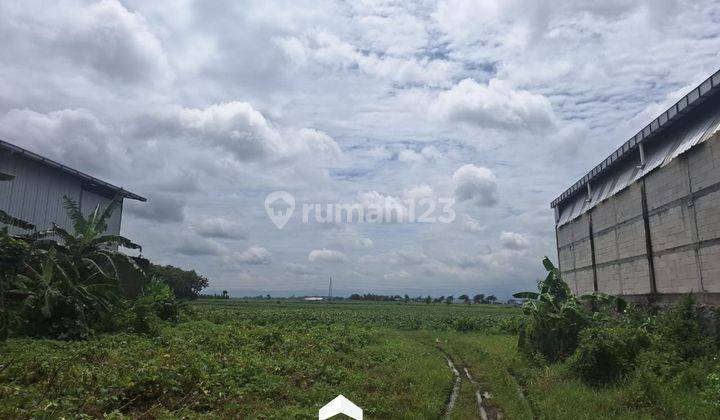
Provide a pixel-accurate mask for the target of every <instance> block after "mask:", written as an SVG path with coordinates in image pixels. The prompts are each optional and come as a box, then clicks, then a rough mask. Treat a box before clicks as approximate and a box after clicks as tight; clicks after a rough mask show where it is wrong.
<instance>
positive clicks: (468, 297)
mask: <svg viewBox="0 0 720 420" xmlns="http://www.w3.org/2000/svg"><path fill="white" fill-rule="evenodd" d="M458 299H460V300H462V301H463V302H465V303H470V296H468V295H460V296H458Z"/></svg>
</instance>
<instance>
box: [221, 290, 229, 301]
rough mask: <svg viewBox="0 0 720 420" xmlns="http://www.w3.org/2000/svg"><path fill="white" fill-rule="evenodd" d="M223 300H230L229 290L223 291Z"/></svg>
mask: <svg viewBox="0 0 720 420" xmlns="http://www.w3.org/2000/svg"><path fill="white" fill-rule="evenodd" d="M222 298H223V299H230V295H229V294H228V291H227V290H223V291H222Z"/></svg>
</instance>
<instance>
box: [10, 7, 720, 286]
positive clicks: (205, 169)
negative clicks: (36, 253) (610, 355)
mask: <svg viewBox="0 0 720 420" xmlns="http://www.w3.org/2000/svg"><path fill="white" fill-rule="evenodd" d="M0 40H1V45H2V48H0V138H2V139H4V140H6V141H9V142H11V143H14V144H17V145H19V146H21V147H24V148H27V149H30V150H32V151H34V152H37V153H39V154H42V155H44V156H47V157H49V158H51V159H55V160H57V161H59V162H61V163H64V164H66V165H68V166H71V167H73V168H75V169H78V170H81V171H84V172H86V173H89V174H91V175H93V176H96V177H99V178H101V179H103V180H106V181H108V182H111V183H113V184H115V185H118V186H122V187H124V188H126V189H128V190H131V191H133V192H135V193H137V194H140V195H142V196H145V197H147V198H148V201H147V202H145V203H141V202H136V201H132V200H126V203H125V208H124V210H123V222H122V223H123V225H122V233H123V235H125V236H127V237H129V238H131V239H133V240H134V241H136V242H138V243H140V244H142V245H143V248H144V249H143V255H144V256H146V257H148V258H149V259H151V260H152V261H153V262H156V263H160V264H172V265H176V266H179V267H183V268H186V269H195V270H197V271H198V272H200V273H202V274H203V275H205V276H207V277H208V278H209V279H210V289H209V290H210V291H216V292H217V291H220V290H228V291H230V293H231V294H232V295H235V296H243V295H255V294H259V293H263V294H265V293H270V294H271V295H275V296H281V295H284V296H287V295H291V294H297V295H303V294H320V293H323V294H324V293H326V292H325V291H326V290H327V285H328V279H329V276H331V275H332V276H333V285H334V289H335V290H336V294H343V293H346V294H349V293H353V292H358V293H368V292H373V293H380V294H396V293H397V294H405V293H408V294H410V295H412V296H415V295H427V294H431V295H433V296H438V295H449V294H455V295H456V296H457V295H459V294H462V293H467V294H475V293H485V294H495V295H497V296H500V297H504V298H506V297H510V294H512V293H513V292H516V291H519V290H528V289H530V290H532V289H534V287H535V282H536V281H537V280H538V279H539V278H541V276H542V275H543V269H542V266H541V259H542V257H543V256H545V255H548V256H550V257H551V259H553V260H556V255H557V253H556V250H555V233H554V220H553V212H552V209H551V208H550V202H551V201H552V200H553V199H554V198H556V197H557V196H558V195H559V194H560V193H562V192H563V191H564V190H565V188H567V187H569V186H570V185H572V183H574V182H575V181H576V180H577V179H578V178H580V177H581V176H583V175H584V174H585V173H586V172H587V171H588V170H589V169H591V168H592V167H593V166H594V165H595V164H597V163H599V162H600V161H601V160H602V159H604V158H605V157H606V156H607V155H608V154H609V153H611V152H612V151H613V150H614V149H615V148H616V147H617V146H618V145H620V144H622V143H623V142H624V141H625V140H627V139H628V138H629V137H631V136H632V135H634V134H635V133H636V132H637V131H638V130H639V129H640V128H642V127H643V126H644V125H645V124H647V123H648V122H649V121H650V120H651V119H653V118H654V117H656V116H657V115H658V114H659V113H660V112H662V111H663V110H664V109H665V108H667V107H668V106H669V105H671V104H672V103H673V102H674V101H675V100H677V99H678V98H680V97H681V96H682V95H684V94H685V93H686V92H687V91H689V90H690V89H691V88H692V87H694V86H696V85H697V84H698V83H699V82H700V81H702V80H703V79H705V78H706V77H707V76H709V75H710V74H712V73H714V72H715V71H716V70H717V69H718V68H720V4H719V3H718V2H716V1H670V0H654V1H625V0H607V1H604V2H596V1H586V0H578V1H573V2H565V1H549V0H548V1H545V0H536V1H532V2H522V1H517V0H498V1H494V0H476V1H471V0H442V1H416V2H408V1H379V0H377V1H376V0H354V1H323V0H313V1H304V0H294V1H270V0H259V1H254V0H246V1H231V0H227V1H212V2H209V1H191V0H180V1H178V0H173V1H167V0H158V1H152V2H147V1H141V0H130V1H117V0H104V1H100V2H85V1H56V2H40V1H22V2H17V1H9V0H8V1H5V0H2V1H0ZM277 191H284V192H285V193H287V194H289V195H290V196H292V199H293V200H294V202H295V206H294V212H293V214H292V217H290V218H289V220H287V223H286V224H285V225H284V226H283V227H282V229H279V228H278V227H277V226H276V225H275V223H273V221H272V220H271V218H270V217H268V212H267V211H266V205H265V201H266V198H267V197H268V195H269V194H271V193H274V192H277ZM413 203H415V205H413ZM339 205H352V206H353V208H355V209H361V210H364V211H365V213H364V214H363V215H362V217H360V216H359V217H357V218H355V219H350V220H344V219H337V218H334V217H323V211H324V212H325V214H324V215H325V216H328V214H327V209H328V206H330V207H329V208H330V209H337V208H338V206H339ZM333 206H335V207H333ZM323 209H324V210H323ZM270 210H273V209H272V208H271V209H270ZM306 210H307V217H306V219H307V222H306V221H305V220H303V219H304V218H303V216H304V214H303V213H305V212H306ZM315 210H321V211H320V212H319V213H318V212H315ZM318 214H319V216H320V217H317V216H318ZM332 214H333V215H334V213H332ZM421 215H422V216H428V217H425V218H424V219H423V220H422V221H420V220H419V219H420V217H419V216H421ZM374 216H379V217H374ZM451 216H454V217H451Z"/></svg>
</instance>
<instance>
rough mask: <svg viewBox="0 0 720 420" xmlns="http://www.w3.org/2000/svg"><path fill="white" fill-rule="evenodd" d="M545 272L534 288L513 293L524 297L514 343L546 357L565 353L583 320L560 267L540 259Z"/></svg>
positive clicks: (573, 344)
mask: <svg viewBox="0 0 720 420" xmlns="http://www.w3.org/2000/svg"><path fill="white" fill-rule="evenodd" d="M543 266H544V267H545V269H546V270H547V272H548V274H547V276H546V277H545V280H543V281H540V282H538V292H520V293H515V294H514V295H513V296H514V297H516V298H520V299H527V301H526V302H525V304H524V305H523V312H524V313H525V315H527V319H526V322H525V326H524V328H523V329H522V330H521V331H520V337H519V341H518V347H520V349H521V350H524V351H525V352H527V353H539V354H541V355H543V356H544V357H546V358H548V359H550V360H556V359H561V358H564V357H567V356H569V355H570V354H572V352H573V351H574V350H575V348H576V347H577V343H578V339H579V338H578V336H579V333H580V331H581V330H582V329H583V328H584V327H585V325H586V324H587V317H586V316H585V313H584V312H585V311H584V308H583V306H582V303H581V302H580V301H579V300H578V299H577V298H576V297H574V296H572V294H571V292H570V287H568V285H567V283H565V282H564V281H563V280H562V278H561V277H560V270H558V269H557V268H556V267H555V265H554V264H553V263H552V262H551V261H550V259H549V258H547V257H545V258H544V259H543Z"/></svg>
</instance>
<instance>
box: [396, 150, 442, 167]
mask: <svg viewBox="0 0 720 420" xmlns="http://www.w3.org/2000/svg"><path fill="white" fill-rule="evenodd" d="M441 157H442V154H441V153H440V151H438V150H437V148H435V146H425V147H423V148H422V149H421V150H420V151H419V152H416V151H415V150H413V149H405V150H401V151H400V153H398V160H399V161H400V162H405V163H427V162H432V161H435V160H437V159H440V158H441Z"/></svg>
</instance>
